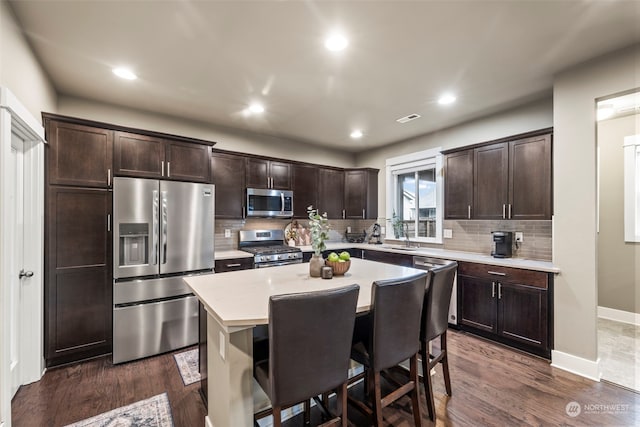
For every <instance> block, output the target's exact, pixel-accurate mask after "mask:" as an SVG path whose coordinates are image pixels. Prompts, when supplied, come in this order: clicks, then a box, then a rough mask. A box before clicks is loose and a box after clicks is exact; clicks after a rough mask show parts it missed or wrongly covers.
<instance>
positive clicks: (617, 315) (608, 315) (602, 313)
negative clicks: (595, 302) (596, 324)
mask: <svg viewBox="0 0 640 427" xmlns="http://www.w3.org/2000/svg"><path fill="white" fill-rule="evenodd" d="M598 317H602V318H603V319H609V320H615V321H616V322H623V323H630V324H632V325H636V326H640V313H632V312H631V311H623V310H616V309H615V308H609V307H600V306H598Z"/></svg>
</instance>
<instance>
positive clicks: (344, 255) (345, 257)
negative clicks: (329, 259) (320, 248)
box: [340, 251, 351, 261]
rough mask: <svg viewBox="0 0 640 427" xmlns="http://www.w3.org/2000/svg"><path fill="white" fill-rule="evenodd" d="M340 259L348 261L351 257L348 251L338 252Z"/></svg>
mask: <svg viewBox="0 0 640 427" xmlns="http://www.w3.org/2000/svg"><path fill="white" fill-rule="evenodd" d="M340 259H341V260H343V261H349V260H350V259H351V255H349V252H347V251H344V252H340Z"/></svg>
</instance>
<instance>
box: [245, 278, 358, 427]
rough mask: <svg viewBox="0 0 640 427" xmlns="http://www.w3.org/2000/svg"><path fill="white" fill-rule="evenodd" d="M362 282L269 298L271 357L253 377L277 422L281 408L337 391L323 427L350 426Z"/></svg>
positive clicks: (256, 365)
mask: <svg viewBox="0 0 640 427" xmlns="http://www.w3.org/2000/svg"><path fill="white" fill-rule="evenodd" d="M359 289H360V287H359V286H358V285H351V286H346V287H342V288H337V289H332V290H327V291H318V292H305V293H297V294H286V295H277V296H272V297H271V298H270V299H269V358H268V359H267V360H262V361H258V362H257V363H256V364H255V371H254V376H255V378H256V380H257V381H258V384H260V386H261V387H262V389H263V390H264V391H265V393H266V394H267V396H269V399H270V400H271V407H272V411H263V412H261V413H259V414H256V415H255V418H256V419H257V418H261V417H263V416H266V415H269V414H270V413H273V425H274V426H275V427H279V426H280V425H281V414H280V411H281V410H282V409H286V408H288V407H290V406H293V405H295V404H298V403H300V402H304V403H305V418H307V416H308V408H309V406H308V403H309V399H311V398H314V397H316V396H318V395H320V394H322V393H324V392H328V391H333V390H335V391H336V394H337V399H336V400H337V410H336V414H335V416H334V417H333V418H332V419H331V420H329V421H328V422H326V423H325V424H323V425H341V426H343V427H346V426H347V415H346V413H347V405H346V403H347V380H348V371H349V353H350V351H351V339H352V337H353V325H354V322H355V316H356V306H357V301H358V292H359ZM305 421H307V420H305Z"/></svg>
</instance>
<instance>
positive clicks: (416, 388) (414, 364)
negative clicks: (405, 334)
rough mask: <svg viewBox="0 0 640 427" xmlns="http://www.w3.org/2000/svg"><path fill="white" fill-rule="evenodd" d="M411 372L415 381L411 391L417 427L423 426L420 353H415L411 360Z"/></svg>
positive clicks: (412, 379) (412, 380)
mask: <svg viewBox="0 0 640 427" xmlns="http://www.w3.org/2000/svg"><path fill="white" fill-rule="evenodd" d="M409 374H410V375H411V382H412V383H413V390H412V391H411V405H412V406H413V420H414V422H415V424H416V427H420V426H422V417H420V402H419V397H420V379H419V377H418V355H417V354H414V355H413V356H411V359H410V360H409Z"/></svg>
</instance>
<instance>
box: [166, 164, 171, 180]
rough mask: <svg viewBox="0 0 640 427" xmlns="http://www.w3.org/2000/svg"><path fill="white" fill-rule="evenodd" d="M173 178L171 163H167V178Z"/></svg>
mask: <svg viewBox="0 0 640 427" xmlns="http://www.w3.org/2000/svg"><path fill="white" fill-rule="evenodd" d="M170 177H171V162H167V178H170Z"/></svg>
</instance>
